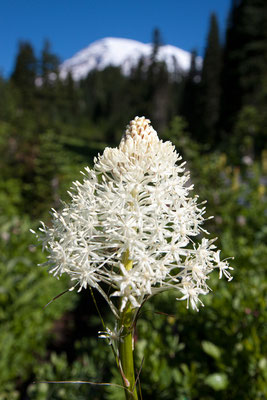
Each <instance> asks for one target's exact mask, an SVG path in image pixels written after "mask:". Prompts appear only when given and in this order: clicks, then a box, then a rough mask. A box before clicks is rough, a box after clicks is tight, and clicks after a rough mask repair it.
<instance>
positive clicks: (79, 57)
mask: <svg viewBox="0 0 267 400" xmlns="http://www.w3.org/2000/svg"><path fill="white" fill-rule="evenodd" d="M152 48H153V46H152V44H145V43H141V42H138V41H136V40H131V39H121V38H104V39H100V40H97V41H96V42H93V43H92V44H90V45H89V46H88V47H86V48H85V49H83V50H81V51H79V52H78V53H76V54H75V55H74V56H73V57H71V58H69V59H68V60H66V61H64V62H63V63H62V64H61V66H60V77H61V78H63V79H64V78H65V77H66V76H67V74H68V73H69V72H70V73H71V74H72V77H73V79H74V80H79V79H82V78H85V77H86V76H87V74H88V73H89V72H90V71H91V70H93V69H98V70H103V69H104V68H106V67H107V66H109V65H112V66H120V67H121V69H122V72H123V73H124V74H125V75H128V74H129V73H130V71H131V68H132V67H134V66H135V65H136V64H137V63H138V61H139V59H140V57H144V59H148V58H149V57H150V56H151V53H152ZM157 59H158V60H159V61H165V62H166V64H167V67H168V70H169V71H170V72H174V71H187V70H188V69H189V67H190V60H191V55H190V53H189V52H187V51H185V50H182V49H179V48H178V47H175V46H171V45H165V46H160V48H159V51H158V55H157ZM199 62H201V58H200V57H199Z"/></svg>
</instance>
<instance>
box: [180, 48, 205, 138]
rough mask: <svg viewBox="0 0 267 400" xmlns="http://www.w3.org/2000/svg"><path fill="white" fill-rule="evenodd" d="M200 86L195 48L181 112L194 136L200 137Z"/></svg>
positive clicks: (185, 83) (185, 85) (186, 79)
mask: <svg viewBox="0 0 267 400" xmlns="http://www.w3.org/2000/svg"><path fill="white" fill-rule="evenodd" d="M199 86H200V71H199V68H198V66H197V52H196V51H195V50H193V51H192V53H191V64H190V69H189V71H188V74H187V76H186V78H185V82H184V90H183V97H182V104H181V114H182V116H183V117H184V118H185V119H186V121H187V123H188V127H189V132H191V133H192V135H193V136H194V138H199V135H200V133H199V132H200V120H199V102H200V99H199Z"/></svg>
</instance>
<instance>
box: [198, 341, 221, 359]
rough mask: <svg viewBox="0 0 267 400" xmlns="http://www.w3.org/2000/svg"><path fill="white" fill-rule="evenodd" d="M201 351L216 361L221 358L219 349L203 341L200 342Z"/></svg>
mask: <svg viewBox="0 0 267 400" xmlns="http://www.w3.org/2000/svg"><path fill="white" fill-rule="evenodd" d="M201 345H202V349H203V350H204V351H205V353H207V354H208V355H209V356H211V357H213V358H215V359H216V360H218V359H219V358H220V357H221V349H220V348H219V347H218V346H216V345H215V344H213V343H211V342H208V341H206V340H203V341H202V342H201Z"/></svg>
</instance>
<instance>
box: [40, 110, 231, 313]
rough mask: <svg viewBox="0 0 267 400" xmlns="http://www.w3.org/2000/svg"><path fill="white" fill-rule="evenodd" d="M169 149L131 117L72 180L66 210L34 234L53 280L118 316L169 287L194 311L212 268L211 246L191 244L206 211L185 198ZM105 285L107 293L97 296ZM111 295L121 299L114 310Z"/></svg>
mask: <svg viewBox="0 0 267 400" xmlns="http://www.w3.org/2000/svg"><path fill="white" fill-rule="evenodd" d="M180 160H181V157H180V156H179V155H178V154H177V152H176V151H175V148H174V146H173V145H172V143H170V142H163V141H161V140H159V138H158V136H157V133H156V131H155V130H154V129H153V128H152V127H151V125H150V121H149V120H147V119H145V117H141V118H139V117H136V118H135V119H134V120H133V121H131V122H130V124H129V125H128V126H127V128H126V133H125V135H124V137H123V138H122V141H121V143H120V145H119V147H118V148H106V149H105V150H104V153H103V155H101V156H98V158H97V159H95V160H94V162H95V165H94V168H93V169H89V168H85V173H83V174H84V179H83V182H82V183H81V182H79V181H76V182H74V183H73V185H74V187H73V188H72V191H71V192H70V193H69V194H70V196H71V202H70V204H65V205H64V208H63V210H62V211H61V212H60V213H58V212H57V211H55V210H53V220H52V226H51V227H46V226H45V225H44V224H43V227H42V228H41V229H40V230H41V232H42V234H41V235H40V237H39V240H41V241H43V247H44V248H45V249H46V250H48V252H49V256H48V262H49V264H51V266H52V267H51V272H52V273H53V274H54V275H59V276H60V275H62V274H63V273H67V274H69V275H70V277H71V279H72V280H74V281H77V283H76V284H77V285H79V288H80V289H81V288H86V287H87V286H91V287H93V288H96V289H97V290H99V292H100V293H101V294H102V295H103V296H104V297H105V299H106V300H107V301H108V303H109V304H110V306H111V308H112V310H113V312H114V314H115V315H116V316H118V315H119V312H120V311H122V310H123V309H124V308H125V306H126V304H127V302H130V303H131V305H132V307H133V308H138V307H139V306H140V305H141V304H142V302H143V301H144V300H145V299H146V298H148V297H149V296H151V295H153V294H155V293H157V292H160V291H163V290H166V289H171V288H175V289H177V291H178V292H179V293H180V294H181V295H182V296H181V297H180V300H183V299H185V300H187V306H188V305H189V304H191V306H192V307H193V308H194V309H198V303H199V304H202V302H201V300H200V299H199V295H200V294H207V293H208V291H209V290H210V289H209V287H208V285H207V280H208V278H209V274H210V273H211V272H212V271H213V270H214V269H216V268H217V269H219V273H220V277H221V276H222V274H224V275H225V276H226V277H227V278H228V280H230V279H231V275H230V273H229V269H231V268H230V267H229V265H228V262H227V261H225V260H224V261H220V251H219V250H216V247H215V246H214V244H213V242H214V240H207V239H205V238H203V239H202V240H200V241H199V243H197V242H196V240H194V239H196V237H197V236H198V235H199V234H200V233H207V232H206V231H204V230H203V229H202V228H201V224H202V223H203V221H204V217H203V215H204V213H205V207H203V205H199V204H198V198H197V197H190V196H189V192H190V191H191V190H192V186H190V187H189V186H187V185H186V184H187V182H188V180H189V173H185V172H184V164H185V163H182V164H180V165H179V163H178V162H179V161H180ZM103 284H106V285H108V293H106V292H105V291H104V289H103V288H104V287H106V286H105V285H103ZM112 296H115V297H116V296H118V297H120V298H121V302H120V309H118V307H116V305H115V304H116V303H115V302H114V301H112Z"/></svg>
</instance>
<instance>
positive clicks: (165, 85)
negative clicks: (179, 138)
mask: <svg viewBox="0 0 267 400" xmlns="http://www.w3.org/2000/svg"><path fill="white" fill-rule="evenodd" d="M153 43H154V46H153V50H152V53H151V56H150V57H149V59H143V58H141V59H140V60H139V62H138V64H137V65H136V66H135V67H134V68H132V71H131V73H130V75H129V76H124V75H123V74H122V72H121V70H120V68H117V67H112V66H109V67H107V68H106V69H105V70H103V71H97V70H94V71H91V72H90V73H89V74H88V76H87V77H86V78H85V79H83V80H81V81H79V82H74V80H73V78H72V76H71V75H70V74H69V75H68V76H67V78H66V79H65V80H62V79H60V78H59V64H60V63H59V59H58V57H57V56H56V55H55V54H54V53H53V52H52V50H51V46H50V43H49V42H48V41H46V42H45V43H44V46H43V49H42V52H41V54H40V55H39V56H37V55H36V54H35V51H34V49H33V47H32V45H31V44H30V43H29V42H21V43H20V44H19V49H18V54H17V57H16V60H15V66H14V70H13V73H12V75H11V76H10V79H8V80H4V79H1V80H0V91H1V96H0V121H1V130H0V133H1V137H2V138H1V141H0V146H1V152H2V153H3V158H2V160H1V161H0V163H1V170H2V171H3V172H2V173H3V174H5V173H6V174H7V175H8V174H11V175H12V173H11V172H10V171H12V169H14V170H15V171H16V172H15V175H16V176H18V177H19V179H21V180H22V181H23V182H24V183H25V185H24V186H23V190H24V192H25V193H24V197H25V198H26V199H27V198H28V199H31V198H32V192H31V191H30V190H28V189H27V188H28V187H30V185H31V184H32V183H34V184H35V185H36V188H37V189H36V191H37V195H36V196H37V198H38V196H39V197H40V198H42V196H43V193H45V192H46V191H47V196H48V197H49V192H50V196H51V191H52V192H53V190H54V189H53V187H54V186H53V185H55V184H56V183H55V182H56V180H55V176H54V171H55V170H56V169H57V168H58V166H59V165H63V166H64V160H66V157H65V151H69V150H71V151H72V154H74V153H75V154H77V157H78V158H79V157H84V156H85V154H88V153H90V154H91V153H93V154H96V153H97V152H98V151H101V150H102V149H103V147H104V146H106V145H110V146H113V145H116V144H117V143H118V142H119V140H120V137H121V134H122V131H123V127H124V126H125V125H126V124H127V122H128V121H129V120H131V119H132V118H133V117H134V116H135V115H145V116H147V117H148V118H150V119H151V120H152V122H153V126H154V127H155V128H156V129H157V130H158V131H159V132H160V133H161V134H164V131H165V130H167V128H168V127H170V126H171V122H172V121H173V120H174V118H175V117H176V116H178V115H179V116H182V117H183V118H184V120H185V122H186V124H187V130H188V131H189V132H190V134H191V137H192V139H193V140H194V141H195V142H196V143H199V145H201V147H200V148H201V149H203V150H202V151H204V152H205V151H206V152H207V151H213V150H220V151H226V152H227V154H228V155H229V157H231V158H232V162H234V163H236V164H240V162H241V159H242V157H244V156H250V157H252V158H255V157H260V156H261V153H262V150H263V148H264V146H265V143H266V132H267V117H266V108H267V2H266V1H265V0H242V1H241V0H233V1H232V6H231V10H230V14H229V18H228V25H227V29H226V35H225V38H220V35H219V27H218V23H217V18H216V15H215V14H212V15H211V18H210V25H209V31H208V35H207V42H206V49H205V54H204V58H203V62H202V65H201V63H200V62H199V58H198V57H197V53H196V51H192V55H191V66H190V69H189V71H188V72H187V73H185V72H182V71H180V70H179V68H177V69H176V71H175V72H173V73H170V72H169V71H168V69H167V66H166V64H165V63H164V62H160V61H159V60H158V57H157V55H158V51H159V48H160V46H161V45H162V43H163V41H162V38H161V34H160V32H159V30H155V31H154V35H153ZM5 135H6V136H5ZM60 149H61V150H62V151H60ZM73 152H74V153H73ZM60 154H62V156H61V157H59V155H60ZM59 159H60V161H59ZM4 171H5V172H4ZM40 174H41V176H42V175H44V176H45V175H46V174H47V175H48V176H50V178H51V182H52V181H53V184H51V187H50V188H49V189H48V188H46V189H44V185H43V183H42V184H39V183H40ZM59 175H60V174H59ZM56 179H59V178H58V177H57V178H56ZM27 185H28V186H27ZM39 186H40V194H38V187H39ZM51 188H52V189H51Z"/></svg>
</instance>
